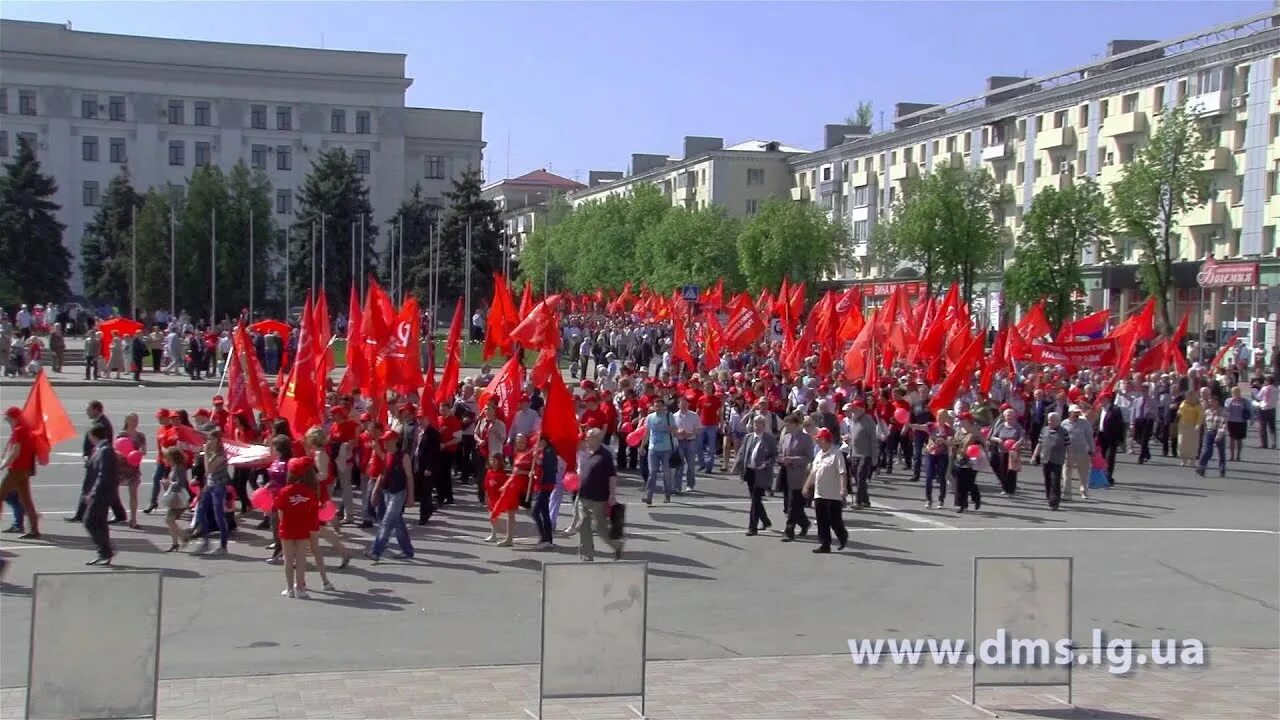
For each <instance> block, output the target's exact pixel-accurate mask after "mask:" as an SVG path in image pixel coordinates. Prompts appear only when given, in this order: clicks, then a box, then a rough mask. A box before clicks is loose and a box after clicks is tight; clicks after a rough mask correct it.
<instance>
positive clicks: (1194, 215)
mask: <svg viewBox="0 0 1280 720" xmlns="http://www.w3.org/2000/svg"><path fill="white" fill-rule="evenodd" d="M1226 221H1227V204H1226V203H1225V202H1222V201H1221V200H1211V201H1209V202H1208V203H1205V204H1204V205H1203V206H1201V207H1198V208H1193V209H1191V210H1188V211H1187V214H1186V215H1183V216H1182V218H1181V219H1180V220H1179V224H1180V225H1184V226H1186V227H1189V228H1191V227H1211V226H1214V225H1222V224H1224V223H1225V222H1226Z"/></svg>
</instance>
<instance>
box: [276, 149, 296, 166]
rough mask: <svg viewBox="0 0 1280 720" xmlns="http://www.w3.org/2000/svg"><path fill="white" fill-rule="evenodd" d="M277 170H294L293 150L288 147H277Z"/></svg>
mask: <svg viewBox="0 0 1280 720" xmlns="http://www.w3.org/2000/svg"><path fill="white" fill-rule="evenodd" d="M276 169H277V170H292V169H293V149H292V148H290V147H289V146H288V145H277V146H276Z"/></svg>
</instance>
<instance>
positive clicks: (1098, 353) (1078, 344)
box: [1027, 338, 1116, 367]
mask: <svg viewBox="0 0 1280 720" xmlns="http://www.w3.org/2000/svg"><path fill="white" fill-rule="evenodd" d="M1027 354H1028V358H1027V359H1028V360H1031V361H1032V362H1038V363H1045V364H1048V365H1069V366H1073V367H1106V366H1110V365H1115V363H1116V340H1115V338H1103V339H1101V340H1077V341H1068V342H1058V343H1032V344H1031V347H1030V350H1029V351H1028V353H1027Z"/></svg>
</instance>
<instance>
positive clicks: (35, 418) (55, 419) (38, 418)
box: [22, 368, 76, 465]
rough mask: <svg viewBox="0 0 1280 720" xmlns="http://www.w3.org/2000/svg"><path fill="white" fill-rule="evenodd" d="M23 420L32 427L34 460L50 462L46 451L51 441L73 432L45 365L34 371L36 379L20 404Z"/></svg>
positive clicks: (50, 445)
mask: <svg viewBox="0 0 1280 720" xmlns="http://www.w3.org/2000/svg"><path fill="white" fill-rule="evenodd" d="M22 422H23V423H25V424H26V426H27V428H28V429H29V430H30V431H31V438H32V441H33V442H35V451H36V462H38V463H40V464H41V465H48V464H49V453H50V451H51V450H52V449H53V446H54V445H57V444H58V443H60V442H62V441H63V440H70V439H71V438H73V437H75V436H76V428H75V426H74V425H72V424H71V419H70V418H68V417H67V411H66V410H65V409H64V408H63V407H62V402H61V401H60V400H58V394H57V393H55V392H54V391H53V385H52V384H51V383H50V382H49V376H48V375H45V372H44V368H40V372H39V373H37V374H36V381H35V382H34V383H32V384H31V390H29V391H27V401H26V403H24V404H23V406H22Z"/></svg>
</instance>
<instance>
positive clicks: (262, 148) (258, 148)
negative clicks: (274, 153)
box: [249, 145, 267, 170]
mask: <svg viewBox="0 0 1280 720" xmlns="http://www.w3.org/2000/svg"><path fill="white" fill-rule="evenodd" d="M249 167H252V168H253V169H254V170H266V169H267V146H266V145H254V146H253V147H252V148H250V150H249Z"/></svg>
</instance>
